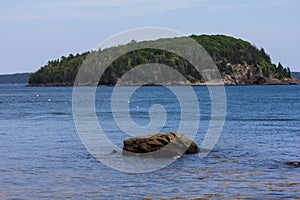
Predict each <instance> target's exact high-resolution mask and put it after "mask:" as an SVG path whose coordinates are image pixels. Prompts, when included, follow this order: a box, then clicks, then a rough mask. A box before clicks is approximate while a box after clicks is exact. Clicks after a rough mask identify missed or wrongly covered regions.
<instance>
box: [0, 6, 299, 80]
mask: <svg viewBox="0 0 300 200" xmlns="http://www.w3.org/2000/svg"><path fill="white" fill-rule="evenodd" d="M299 7H300V1H298V0H251V1H248V0H185V1H184V0H109V1H107V0H105V1H102V0H10V1H5V0H1V1H0V25H1V29H0V60H1V62H0V74H8V73H17V72H34V71H36V70H38V69H39V68H40V67H42V66H44V65H45V64H47V62H48V60H54V59H58V58H60V57H61V56H67V55H69V54H71V53H73V54H76V53H82V52H85V51H88V50H92V49H94V47H95V46H97V45H98V44H99V43H101V42H102V41H103V40H105V39H107V38H109V37H111V36H112V35H115V34H117V33H119V32H123V31H126V30H130V29H134V28H143V27H161V28H168V29H173V30H176V31H179V32H181V33H184V34H186V35H191V34H197V35H198V34H199V35H200V34H225V35H229V36H234V37H237V38H241V39H244V40H247V41H249V42H251V43H252V44H254V45H255V46H257V47H259V48H261V47H263V48H264V49H265V51H266V52H267V53H268V54H270V55H271V58H272V60H273V62H274V63H278V62H281V63H282V64H283V65H284V66H287V67H290V68H291V70H292V71H300V62H299V61H298V60H299V59H298V57H299V56H300V54H299V47H300V38H299V37H300V23H299V19H300V12H299Z"/></svg>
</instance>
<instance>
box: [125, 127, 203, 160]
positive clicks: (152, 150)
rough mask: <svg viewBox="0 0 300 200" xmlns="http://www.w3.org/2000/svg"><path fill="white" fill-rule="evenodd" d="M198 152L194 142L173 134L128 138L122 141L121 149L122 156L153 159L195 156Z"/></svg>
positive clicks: (178, 134)
mask: <svg viewBox="0 0 300 200" xmlns="http://www.w3.org/2000/svg"><path fill="white" fill-rule="evenodd" d="M199 151H200V149H199V147H198V146H197V144H196V143H195V142H193V141H192V140H190V139H189V138H188V137H186V136H184V135H183V134H180V133H174V132H171V133H158V134H153V135H146V136H140V137H135V138H130V139H128V140H125V141H124V147H123V155H145V156H146V155H147V156H153V157H175V156H181V155H182V154H197V153H199ZM146 153H147V154H146Z"/></svg>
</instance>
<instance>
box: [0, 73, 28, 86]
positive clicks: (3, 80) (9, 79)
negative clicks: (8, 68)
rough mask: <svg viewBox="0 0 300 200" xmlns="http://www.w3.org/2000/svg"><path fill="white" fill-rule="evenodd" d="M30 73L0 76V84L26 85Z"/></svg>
mask: <svg viewBox="0 0 300 200" xmlns="http://www.w3.org/2000/svg"><path fill="white" fill-rule="evenodd" d="M29 77H30V73H18V74H5V75H0V84H27V83H28V80H29Z"/></svg>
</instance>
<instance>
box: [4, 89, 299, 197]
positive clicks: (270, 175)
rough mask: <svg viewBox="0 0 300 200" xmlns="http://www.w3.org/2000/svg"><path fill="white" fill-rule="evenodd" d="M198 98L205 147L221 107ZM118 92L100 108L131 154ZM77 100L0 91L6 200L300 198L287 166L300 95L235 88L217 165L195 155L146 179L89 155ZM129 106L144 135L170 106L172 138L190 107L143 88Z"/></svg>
mask: <svg viewBox="0 0 300 200" xmlns="http://www.w3.org/2000/svg"><path fill="white" fill-rule="evenodd" d="M178 88H179V90H180V91H182V93H183V94H184V93H185V89H186V88H185V87H183V86H182V87H178ZM178 88H177V89H178ZM193 89H194V91H195V93H196V94H197V97H198V101H199V105H200V113H199V116H200V121H199V128H198V132H197V135H196V138H195V141H196V143H198V144H199V145H201V142H202V141H203V138H204V136H205V134H206V131H207V129H208V125H209V122H210V120H211V119H212V118H213V117H212V116H211V110H210V109H211V103H210V98H209V90H208V89H207V88H206V87H194V88H193ZM112 90H113V87H99V88H98V89H97V95H96V103H95V108H96V112H97V116H98V119H99V124H100V126H101V127H102V128H103V130H104V131H105V133H106V135H107V137H108V138H109V139H110V140H112V141H113V143H114V144H115V145H117V146H119V148H122V142H123V140H124V139H127V138H129V137H130V135H128V134H126V133H124V132H123V131H122V130H121V129H120V128H119V127H118V126H117V124H116V123H115V122H114V118H113V113H112V112H111V92H112ZM123 90H124V92H126V91H127V90H128V87H123ZM72 91H73V88H72V87H25V86H23V85H0V199H2V198H3V199H71V198H72V199H87V198H90V199H142V198H153V199H158V198H179V199H193V198H207V199H210V198H211V199H232V198H242V199H247V198H250V199H251V198H256V199H276V198H300V189H299V188H300V179H299V178H300V176H299V175H300V170H299V168H295V167H291V166H288V165H286V164H284V163H285V162H287V161H299V160H300V158H299V155H300V148H299V144H300V86H229V87H226V96H227V112H226V121H225V125H224V128H223V131H222V135H221V137H220V139H219V141H218V143H217V144H216V146H215V148H214V149H213V150H212V151H211V152H210V153H209V155H208V156H207V157H205V158H204V159H203V160H200V159H199V158H198V156H197V155H186V156H183V157H182V158H180V159H178V160H176V161H175V162H174V163H172V164H171V165H169V166H167V167H165V168H163V169H161V170H158V171H154V172H149V173H141V174H134V173H124V172H120V171H117V170H114V169H111V168H110V167H107V166H105V165H104V164H102V163H101V162H99V161H98V160H97V159H95V158H94V157H93V156H92V155H91V154H90V153H89V152H88V151H87V150H86V148H85V146H84V145H83V144H82V142H81V140H80V139H79V136H78V134H77V131H76V128H75V124H74V120H73V115H72ZM187 98H189V97H187ZM125 101H127V100H125ZM128 104H129V105H128V107H129V110H130V115H131V118H132V120H133V121H134V122H135V123H137V124H138V125H140V126H145V125H147V124H148V123H149V122H150V118H149V109H150V107H151V106H152V105H154V104H159V105H161V106H163V107H164V108H165V110H166V112H167V120H166V123H165V126H164V127H162V131H163V132H169V131H176V130H178V127H179V124H180V120H181V118H180V112H181V110H180V102H178V100H177V99H176V95H174V93H172V92H171V91H170V90H169V89H168V88H165V87H141V88H139V89H138V90H137V91H136V92H135V93H134V94H133V95H132V97H131V99H130V100H128ZM117 154H118V155H119V156H120V157H121V152H118V153H117ZM109 158H110V157H109V156H108V157H107V159H109Z"/></svg>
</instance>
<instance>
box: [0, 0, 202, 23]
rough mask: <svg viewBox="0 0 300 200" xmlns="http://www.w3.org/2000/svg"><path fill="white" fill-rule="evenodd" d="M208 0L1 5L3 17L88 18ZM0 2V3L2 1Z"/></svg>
mask: <svg viewBox="0 0 300 200" xmlns="http://www.w3.org/2000/svg"><path fill="white" fill-rule="evenodd" d="M207 1H208V0H200V1H194V0H187V1H181V0H173V1H163V0H109V1H98V0H85V1H81V0H80V1H79V0H59V1H58V0H52V1H37V2H35V3H32V5H31V6H30V4H27V5H26V6H24V7H23V6H21V5H14V6H9V7H6V8H5V6H2V7H1V9H0V18H1V19H0V20H1V21H7V20H18V21H24V20H35V19H60V18H61V19H89V18H95V17H98V18H100V17H104V18H110V17H120V16H132V15H137V16H140V15H152V14H159V13H164V12H167V11H171V10H176V9H186V8H190V7H197V6H203V5H205V4H206V3H207ZM0 4H1V3H0Z"/></svg>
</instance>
